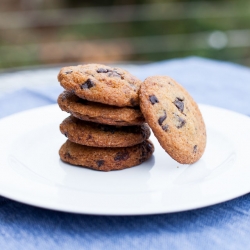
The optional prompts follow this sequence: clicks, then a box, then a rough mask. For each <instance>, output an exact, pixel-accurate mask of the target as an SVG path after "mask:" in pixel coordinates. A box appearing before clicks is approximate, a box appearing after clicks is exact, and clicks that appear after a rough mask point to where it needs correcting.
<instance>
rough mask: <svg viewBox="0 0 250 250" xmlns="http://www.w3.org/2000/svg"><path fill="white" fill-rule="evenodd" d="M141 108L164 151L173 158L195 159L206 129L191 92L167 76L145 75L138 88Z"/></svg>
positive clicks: (182, 161)
mask: <svg viewBox="0 0 250 250" xmlns="http://www.w3.org/2000/svg"><path fill="white" fill-rule="evenodd" d="M140 107H141V111H142V113H143V115H144V117H145V119H146V121H147V122H148V124H149V126H150V127H151V129H152V130H153V132H154V134H155V136H156V138H157V139H158V141H159V142H160V144H161V146H162V147H163V148H164V149H165V151H166V152H167V153H168V154H169V155H170V156H171V157H172V158H173V159H175V160H176V161H178V162H179V163H183V164H190V163H194V162H196V161H198V160H199V159H200V158H201V156H202V154H203V152H204V150H205V147H206V128H205V124H204V121H203V118H202V115H201V112H200V110H199V108H198V105H197V104H196V102H195V101H194V100H193V98H192V97H191V96H190V94H189V93H188V92H187V91H186V90H185V89H184V88H183V87H182V86H181V85H180V84H178V83H177V82H176V81H175V80H173V79H171V78H170V77H168V76H152V77H148V78H147V79H146V80H145V81H144V82H143V83H142V85H141V89H140Z"/></svg>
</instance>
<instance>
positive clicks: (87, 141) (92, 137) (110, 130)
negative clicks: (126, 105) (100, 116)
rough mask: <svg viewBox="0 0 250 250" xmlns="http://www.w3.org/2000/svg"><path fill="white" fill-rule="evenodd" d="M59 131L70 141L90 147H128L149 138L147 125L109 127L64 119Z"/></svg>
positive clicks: (75, 119) (72, 118)
mask: <svg viewBox="0 0 250 250" xmlns="http://www.w3.org/2000/svg"><path fill="white" fill-rule="evenodd" d="M60 131H61V133H62V134H64V135H65V136H66V137H67V138H68V139H69V140H70V141H72V142H75V143H78V144H82V145H86V146H91V147H130V146H134V145H136V144H139V143H142V142H143V141H144V140H146V139H148V138H149V136H150V129H149V127H148V125H147V124H143V125H141V126H125V127H120V126H111V125H104V124H98V123H93V122H87V121H82V120H79V119H77V118H75V117H73V116H69V117H68V118H66V119H65V120H64V121H63V122H62V123H61V125H60Z"/></svg>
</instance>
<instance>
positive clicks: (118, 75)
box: [108, 71, 121, 77]
mask: <svg viewBox="0 0 250 250" xmlns="http://www.w3.org/2000/svg"><path fill="white" fill-rule="evenodd" d="M108 76H109V77H121V75H120V74H119V73H118V72H116V71H110V72H109V74H108Z"/></svg>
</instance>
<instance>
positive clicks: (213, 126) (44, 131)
mask: <svg viewBox="0 0 250 250" xmlns="http://www.w3.org/2000/svg"><path fill="white" fill-rule="evenodd" d="M200 108H201V111H202V113H203V116H204V119H205V123H206V126H207V134H208V143H207V148H206V151H205V153H204V155H203V157H202V158H201V159H200V160H199V161H198V162H197V163H195V164H193V165H181V164H179V163H177V162H176V161H174V160H172V159H171V158H170V157H169V156H168V154H166V153H165V151H164V150H163V149H162V148H161V147H160V146H159V144H158V142H157V140H156V139H155V137H153V136H152V137H151V139H152V141H153V142H154V144H155V153H154V156H153V157H152V158H151V159H150V160H149V161H147V162H146V163H144V164H142V165H140V166H137V167H133V168H131V169H126V170H121V171H112V172H98V171H93V170H90V169H85V168H80V167H75V166H70V165H68V164H65V163H63V162H62V161H61V160H60V159H59V156H58V150H59V148H60V146H61V144H62V143H63V142H64V141H65V140H66V138H65V137H64V136H63V135H62V134H61V133H60V132H59V124H60V123H61V121H62V120H63V119H64V118H65V117H66V116H67V114H66V113H64V112H62V111H60V110H59V108H58V107H57V105H52V106H47V107H42V108H38V109H34V110H30V111H27V112H22V113H19V114H16V115H13V116H10V117H7V118H5V119H2V120H0V138H1V139H0V153H1V157H0V194H1V195H3V196H5V197H8V198H11V199H14V200H17V201H20V202H24V203H27V204H31V205H35V206H39V207H43V208H50V209H55V210H61V211H67V212H76V213H86V214H100V215H141V214H156V213H169V212H177V211H184V210H189V209H194V208H200V207H204V206H208V205H212V204H216V203H220V202H223V201H227V200H230V199H233V198H235V197H238V196H240V195H243V194H246V193H248V192H249V191H250V153H249V152H250V118H248V117H246V116H243V115H240V114H237V113H234V112H231V111H228V110H224V109H219V108H215V107H211V106H205V105H200Z"/></svg>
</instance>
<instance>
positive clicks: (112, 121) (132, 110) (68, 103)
mask: <svg viewBox="0 0 250 250" xmlns="http://www.w3.org/2000/svg"><path fill="white" fill-rule="evenodd" d="M57 102H58V104H59V106H60V108H61V109H62V110H63V111H66V112H68V113H70V114H72V115H73V116H75V117H77V118H79V119H81V120H85V121H91V122H97V123H103V124H109V125H117V126H131V125H141V124H143V123H144V122H145V119H144V116H143V115H142V113H141V111H140V108H139V107H116V106H111V105H106V104H102V103H98V102H90V101H87V100H83V99H82V98H80V97H78V96H77V95H75V94H74V93H72V92H70V91H64V92H63V93H62V94H60V96H59V97H58V100H57Z"/></svg>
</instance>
